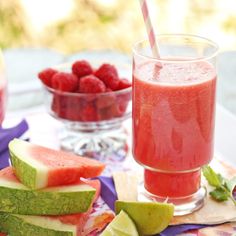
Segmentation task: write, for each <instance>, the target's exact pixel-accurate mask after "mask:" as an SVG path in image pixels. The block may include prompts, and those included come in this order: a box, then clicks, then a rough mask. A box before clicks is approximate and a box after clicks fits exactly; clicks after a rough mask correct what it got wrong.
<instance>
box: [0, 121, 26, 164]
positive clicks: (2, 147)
mask: <svg viewBox="0 0 236 236" xmlns="http://www.w3.org/2000/svg"><path fill="white" fill-rule="evenodd" d="M28 128H29V127H28V124H27V122H26V120H22V121H21V122H20V123H19V124H18V125H16V126H14V127H12V128H8V129H4V128H2V127H0V169H3V168H5V167H7V166H9V151H8V143H9V142H10V141H11V140H12V139H14V138H19V137H20V136H21V135H22V134H24V133H25V131H26V130H28Z"/></svg>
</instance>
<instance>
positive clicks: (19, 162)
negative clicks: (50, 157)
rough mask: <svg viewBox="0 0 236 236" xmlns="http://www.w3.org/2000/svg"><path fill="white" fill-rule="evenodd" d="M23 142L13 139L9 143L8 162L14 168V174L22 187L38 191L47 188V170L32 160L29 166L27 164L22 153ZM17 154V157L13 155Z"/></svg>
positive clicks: (25, 157)
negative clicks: (22, 184) (9, 161)
mask: <svg viewBox="0 0 236 236" xmlns="http://www.w3.org/2000/svg"><path fill="white" fill-rule="evenodd" d="M24 143H25V141H22V140H19V139H13V140H12V141H11V142H10V143H9V152H10V160H11V164H12V166H13V167H15V174H16V176H17V177H18V178H19V179H20V180H21V182H22V183H24V185H26V186H27V187H29V188H32V189H40V188H43V187H45V186H47V178H48V174H47V173H48V168H47V166H45V165H42V164H41V163H40V162H37V161H36V160H34V159H33V158H31V159H30V164H31V165H30V164H28V163H27V159H28V157H27V156H25V153H24V152H22V148H21V147H22V144H23V145H24ZM15 152H16V153H19V155H18V156H16V155H15ZM36 167H37V169H36Z"/></svg>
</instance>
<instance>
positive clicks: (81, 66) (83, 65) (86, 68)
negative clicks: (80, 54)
mask: <svg viewBox="0 0 236 236" xmlns="http://www.w3.org/2000/svg"><path fill="white" fill-rule="evenodd" d="M72 72H73V74H75V75H77V76H78V78H81V77H83V76H86V75H90V74H92V73H93V69H92V67H91V65H90V64H89V63H88V62H87V61H85V60H81V61H76V62H75V63H74V64H73V65H72Z"/></svg>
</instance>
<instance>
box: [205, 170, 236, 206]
mask: <svg viewBox="0 0 236 236" xmlns="http://www.w3.org/2000/svg"><path fill="white" fill-rule="evenodd" d="M202 172H203V175H204V176H205V178H206V180H207V181H208V183H209V184H210V185H211V186H213V187H215V189H214V190H213V191H211V192H210V193H209V194H210V195H211V197H212V198H213V199H215V200H216V201H220V202H223V201H226V200H228V199H230V200H231V201H232V202H233V203H234V205H235V206H236V201H235V199H234V196H233V190H234V188H235V186H236V176H235V177H233V178H232V179H231V180H228V179H226V178H224V177H223V176H222V175H221V174H217V173H216V172H215V171H214V170H213V169H212V168H211V167H210V166H204V167H203V168H202Z"/></svg>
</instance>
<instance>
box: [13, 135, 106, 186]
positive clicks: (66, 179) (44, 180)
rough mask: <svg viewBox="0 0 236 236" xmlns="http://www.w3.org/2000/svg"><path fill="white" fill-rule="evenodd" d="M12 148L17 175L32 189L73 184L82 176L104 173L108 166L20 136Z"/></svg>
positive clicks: (94, 175) (88, 176)
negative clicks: (25, 139) (32, 142)
mask: <svg viewBox="0 0 236 236" xmlns="http://www.w3.org/2000/svg"><path fill="white" fill-rule="evenodd" d="M9 150H10V154H11V163H12V165H13V166H14V168H15V174H16V176H17V177H18V178H19V179H20V181H21V182H22V183H23V184H24V185H26V186H28V187H29V188H32V189H40V188H45V187H51V186H60V185H65V184H72V183H75V182H77V181H78V180H79V179H80V177H83V178H93V177H96V176H98V175H100V174H101V172H102V171H103V169H104V167H105V165H104V164H102V163H100V162H98V161H96V160H92V159H89V158H85V157H80V156H77V155H73V154H71V153H67V152H63V151H56V150H52V149H49V148H46V147H42V146H38V145H35V144H31V143H29V142H26V141H23V140H20V139H14V140H12V141H11V142H10V143H9Z"/></svg>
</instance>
